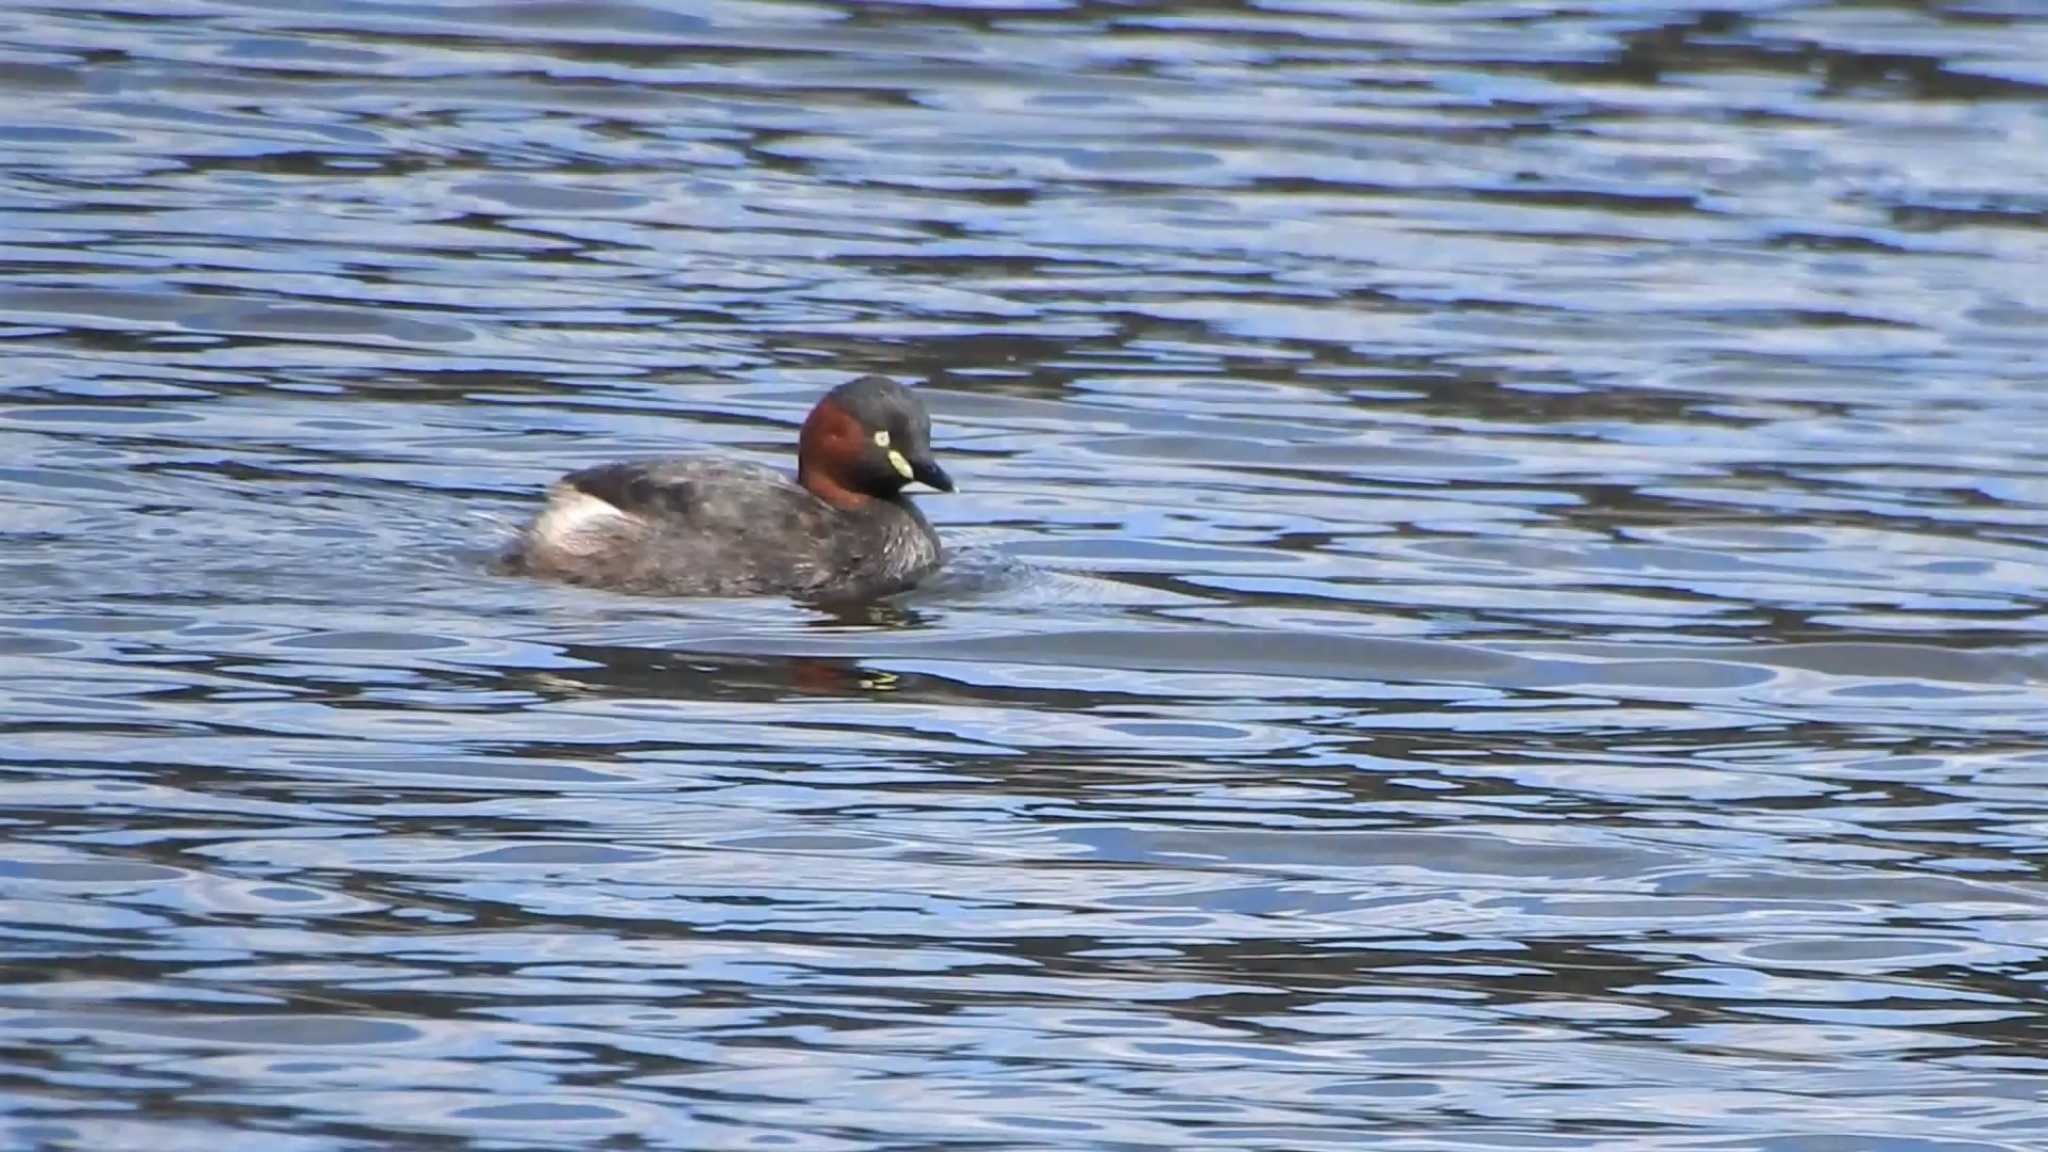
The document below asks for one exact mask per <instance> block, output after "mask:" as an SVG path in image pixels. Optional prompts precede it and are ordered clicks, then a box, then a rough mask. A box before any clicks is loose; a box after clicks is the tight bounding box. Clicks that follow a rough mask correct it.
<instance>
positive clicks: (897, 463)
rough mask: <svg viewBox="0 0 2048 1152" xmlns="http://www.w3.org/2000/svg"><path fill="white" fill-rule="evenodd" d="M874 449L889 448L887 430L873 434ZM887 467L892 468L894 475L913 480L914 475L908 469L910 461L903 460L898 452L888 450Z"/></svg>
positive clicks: (891, 449) (892, 449) (901, 454)
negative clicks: (894, 471)
mask: <svg viewBox="0 0 2048 1152" xmlns="http://www.w3.org/2000/svg"><path fill="white" fill-rule="evenodd" d="M875 447H877V448H889V430H888V429H887V428H884V429H882V430H880V431H878V432H876V433H875ZM889 467H891V468H894V469H895V470H896V474H897V475H899V476H901V477H903V478H904V479H905V480H911V479H915V473H913V472H912V471H911V468H910V461H908V460H905V459H904V458H903V453H901V452H898V451H897V450H895V449H894V448H889Z"/></svg>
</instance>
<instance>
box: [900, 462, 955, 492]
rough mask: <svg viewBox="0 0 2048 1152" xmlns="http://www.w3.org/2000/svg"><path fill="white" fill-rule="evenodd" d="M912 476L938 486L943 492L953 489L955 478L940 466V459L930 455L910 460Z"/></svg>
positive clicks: (914, 478)
mask: <svg viewBox="0 0 2048 1152" xmlns="http://www.w3.org/2000/svg"><path fill="white" fill-rule="evenodd" d="M910 478H911V479H913V480H917V481H921V482H923V483H925V484H929V485H931V486H932V487H934V488H937V489H938V490H939V491H941V492H951V491H952V490H953V478H952V477H951V476H948V475H946V470H945V469H944V468H941V467H939V464H938V461H936V460H933V459H932V458H931V457H929V456H920V457H918V458H917V459H915V460H912V461H911V462H910Z"/></svg>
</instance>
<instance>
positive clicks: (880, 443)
mask: <svg viewBox="0 0 2048 1152" xmlns="http://www.w3.org/2000/svg"><path fill="white" fill-rule="evenodd" d="M888 446H889V430H888V429H887V428H884V429H882V430H881V431H879V432H877V433H875V447H877V448H887V447H888Z"/></svg>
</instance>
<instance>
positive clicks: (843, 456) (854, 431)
mask: <svg viewBox="0 0 2048 1152" xmlns="http://www.w3.org/2000/svg"><path fill="white" fill-rule="evenodd" d="M796 478H797V483H799V484H802V485H803V486H804V487H806V488H808V489H810V490H811V492H812V493H813V494H814V495H816V496H817V497H818V499H820V500H823V501H825V502H826V503H827V504H831V505H833V506H835V507H839V508H853V507H857V506H859V505H861V504H865V503H867V502H868V501H869V500H872V499H876V498H880V499H885V500H886V499H889V498H890V497H893V496H895V495H896V494H897V493H898V492H900V491H902V489H903V486H904V485H905V484H908V483H910V482H911V481H912V480H916V481H918V482H920V483H924V484H929V485H931V486H932V487H933V488H936V489H938V490H939V491H941V492H951V491H952V490H953V478H952V477H950V476H948V475H946V470H945V469H944V468H941V467H939V465H938V461H936V460H933V459H932V418H931V417H930V416H929V415H928V414H926V412H925V410H924V401H922V400H919V399H918V398H917V395H916V393H914V392H912V391H911V390H910V389H908V388H905V387H904V386H903V385H901V384H898V383H897V382H895V381H894V380H891V379H889V378H888V377H887V376H862V377H861V378H859V379H858V380H849V381H847V382H846V383H844V384H841V385H840V386H839V387H837V388H834V389H833V390H832V391H830V392H827V393H826V394H825V398H824V399H822V400H820V401H818V405H817V407H815V408H813V409H811V414H810V416H809V417H808V418H806V419H805V420H804V428H803V433H802V434H801V435H800V436H799V437H798V439H797V454H796Z"/></svg>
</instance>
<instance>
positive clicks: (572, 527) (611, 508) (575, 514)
mask: <svg viewBox="0 0 2048 1152" xmlns="http://www.w3.org/2000/svg"><path fill="white" fill-rule="evenodd" d="M632 519H633V517H632V516H630V515H628V514H627V513H625V512H623V511H621V510H620V509H619V507H618V505H616V504H610V503H607V502H605V501H603V500H600V499H598V498H597V497H595V496H592V495H591V494H590V493H588V492H585V491H583V490H582V489H580V488H571V487H569V486H567V485H563V486H562V487H560V488H557V489H555V490H554V491H553V492H550V493H549V494H548V506H547V507H546V508H544V509H542V510H541V514H540V519H538V520H535V521H534V522H533V536H534V538H535V539H536V540H539V541H540V542H541V543H543V544H546V545H547V546H548V547H550V548H560V549H562V550H563V551H565V552H582V551H584V550H586V549H587V548H589V547H590V546H591V545H592V544H594V543H596V542H597V541H598V540H599V539H600V538H602V537H603V535H604V534H605V533H606V532H607V531H609V530H612V529H616V528H618V527H620V526H622V525H623V524H624V523H626V522H627V521H630V520H632Z"/></svg>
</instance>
